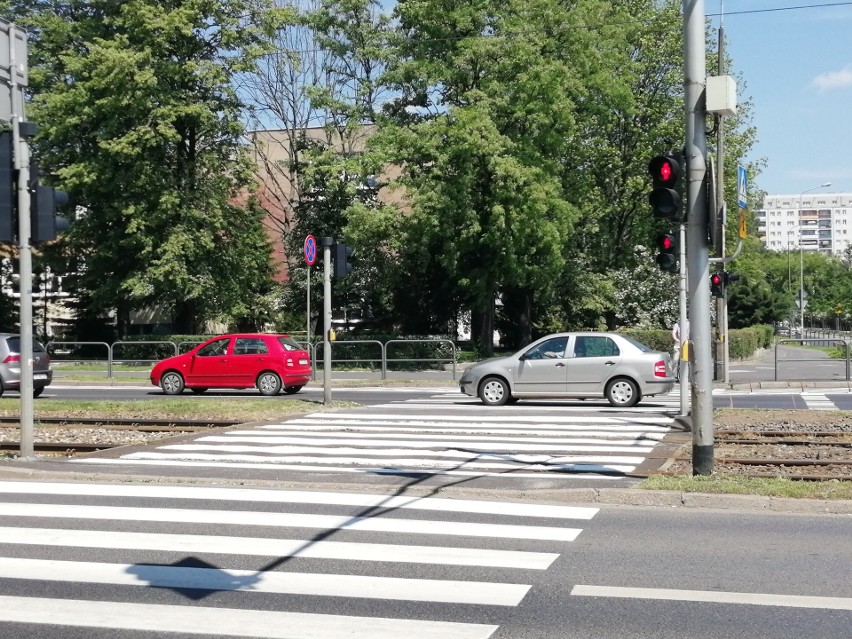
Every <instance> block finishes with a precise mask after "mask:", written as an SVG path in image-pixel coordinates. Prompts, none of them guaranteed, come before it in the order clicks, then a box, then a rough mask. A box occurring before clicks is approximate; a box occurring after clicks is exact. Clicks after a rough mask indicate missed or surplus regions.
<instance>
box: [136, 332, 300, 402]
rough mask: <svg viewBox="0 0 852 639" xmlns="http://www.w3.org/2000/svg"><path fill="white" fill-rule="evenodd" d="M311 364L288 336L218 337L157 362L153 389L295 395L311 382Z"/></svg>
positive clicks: (296, 343)
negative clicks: (239, 390) (240, 390)
mask: <svg viewBox="0 0 852 639" xmlns="http://www.w3.org/2000/svg"><path fill="white" fill-rule="evenodd" d="M311 375H312V371H311V358H310V355H309V354H308V351H306V350H305V349H304V348H302V347H301V346H300V345H299V343H298V342H296V341H295V340H294V339H292V338H291V337H290V336H289V335H276V334H270V333H239V334H232V335H220V336H219V337H213V338H211V339H208V340H207V341H206V342H203V343H202V344H199V345H198V346H196V347H195V348H193V349H192V350H191V351H189V352H188V353H184V354H183V355H175V356H174V357H169V358H168V359H164V360H162V361H161V362H157V364H155V365H154V368H153V369H152V370H151V383H152V384H154V386H159V387H160V388H162V389H163V392H164V393H165V394H166V395H179V394H180V393H182V392H183V389H184V388H188V389H189V390H191V391H192V392H193V393H203V392H204V391H206V390H207V389H208V388H249V387H251V386H256V387H257V390H259V391H260V394H261V395H277V394H278V393H280V392H281V389H282V388H283V389H284V392H285V393H287V394H288V395H289V394H292V393H297V392H299V390H300V389H301V388H302V386H304V385H305V384H307V383H308V381H309V380H310V379H311Z"/></svg>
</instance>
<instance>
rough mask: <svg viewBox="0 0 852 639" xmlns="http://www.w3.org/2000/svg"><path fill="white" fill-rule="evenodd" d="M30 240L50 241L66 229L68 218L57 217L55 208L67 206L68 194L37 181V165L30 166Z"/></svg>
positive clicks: (33, 241) (34, 241) (34, 242)
mask: <svg viewBox="0 0 852 639" xmlns="http://www.w3.org/2000/svg"><path fill="white" fill-rule="evenodd" d="M30 176H31V177H30V242H32V243H33V244H37V243H39V242H51V241H53V240H55V239H56V235H57V233H61V232H62V231H64V230H66V229H67V228H68V226H69V224H70V221H69V219H68V218H66V217H63V216H58V217H57V209H63V208H65V207H66V206H68V194H67V193H66V192H65V191H59V190H58V189H54V188H53V187H52V186H44V185H42V184H39V183H38V179H39V174H38V166H36V165H35V164H33V165H32V166H31V167H30Z"/></svg>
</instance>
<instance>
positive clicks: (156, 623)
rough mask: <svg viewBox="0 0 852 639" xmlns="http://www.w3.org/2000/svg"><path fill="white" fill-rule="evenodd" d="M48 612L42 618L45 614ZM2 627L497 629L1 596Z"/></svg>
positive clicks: (312, 636) (478, 638)
mask: <svg viewBox="0 0 852 639" xmlns="http://www.w3.org/2000/svg"><path fill="white" fill-rule="evenodd" d="M46 610H48V611H50V615H49V616H47V617H46V615H45V611H46ZM0 621H2V622H7V623H34V624H45V623H50V624H52V625H55V626H77V627H83V628H115V629H121V630H139V631H146V632H162V633H186V634H192V635H197V634H204V635H216V636H233V637H255V638H262V639H292V638H293V636H294V635H293V629H294V628H297V629H298V636H299V638H300V639H399V638H400V637H417V639H447V637H452V638H453V639H488V637H490V636H491V635H492V634H493V633H494V631H496V630H497V628H498V626H495V625H481V624H470V623H454V622H446V621H419V620H413V619H380V618H372V617H353V616H344V615H319V614H311V613H296V612H274V611H273V612H267V611H260V610H238V609H234V608H212V607H196V606H168V605H158V604H132V603H117V602H110V601H84V600H74V599H47V598H34V597H2V596H0Z"/></svg>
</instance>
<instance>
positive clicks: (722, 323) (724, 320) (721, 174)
mask: <svg viewBox="0 0 852 639" xmlns="http://www.w3.org/2000/svg"><path fill="white" fill-rule="evenodd" d="M718 49H719V60H718V69H719V75H720V76H722V75H725V27H723V26H722V25H721V24H720V25H719V47H718ZM716 143H717V149H716V157H717V158H718V160H719V161H718V163H717V164H718V165H719V166H718V168H717V181H716V206H720V207H724V206H725V116H724V115H720V116H718V127H717V129H716ZM709 215H716V211H710V212H709ZM725 217H726V218H727V216H725ZM726 234H727V219H725V220H723V223H722V228H721V235H722V237H721V238H720V242H719V247H720V257H721V258H722V269H724V268H725V266H724V264H725V262H724V259H725V235H726ZM724 290H725V295H724V296H723V297H722V298H721V300H720V304H719V308H720V311H721V312H720V313H719V317H718V323H719V332H720V333H721V337H722V381H723V382H724V383H725V384H727V383H728V381H729V375H728V369H729V368H730V367H729V363H730V348H731V347H730V342H729V340H728V287H727V286H725V289H724Z"/></svg>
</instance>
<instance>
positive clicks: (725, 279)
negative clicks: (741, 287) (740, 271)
mask: <svg viewBox="0 0 852 639" xmlns="http://www.w3.org/2000/svg"><path fill="white" fill-rule="evenodd" d="M738 279H740V276H739V275H737V274H736V273H728V271H722V283H723V284H724V285H725V287H726V288H727V286H728V284H730V283H731V282H736V281H737V280H738Z"/></svg>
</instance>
